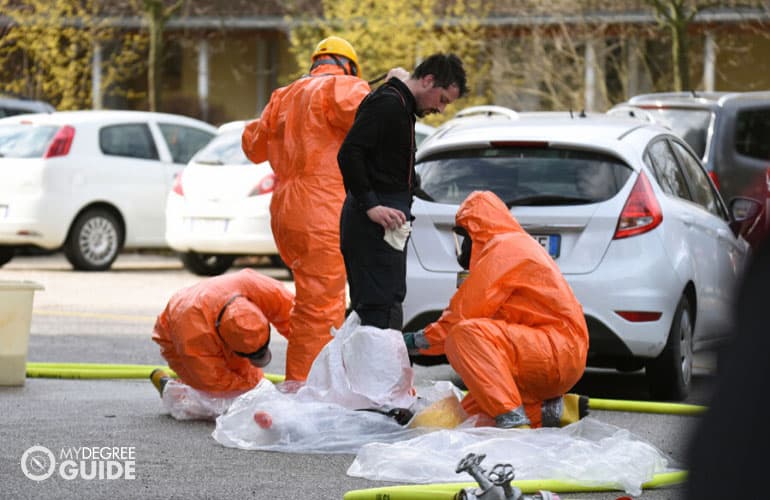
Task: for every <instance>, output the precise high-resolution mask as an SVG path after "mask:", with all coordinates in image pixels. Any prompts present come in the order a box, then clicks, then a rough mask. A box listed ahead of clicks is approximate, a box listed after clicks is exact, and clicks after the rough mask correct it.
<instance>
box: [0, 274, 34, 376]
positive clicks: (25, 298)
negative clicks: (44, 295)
mask: <svg viewBox="0 0 770 500" xmlns="http://www.w3.org/2000/svg"><path fill="white" fill-rule="evenodd" d="M35 290H43V286H42V285H40V284H38V283H34V282H32V281H3V280H0V385H24V380H25V378H26V376H27V350H28V348H29V327H30V323H31V322H32V299H33V298H34V295H35Z"/></svg>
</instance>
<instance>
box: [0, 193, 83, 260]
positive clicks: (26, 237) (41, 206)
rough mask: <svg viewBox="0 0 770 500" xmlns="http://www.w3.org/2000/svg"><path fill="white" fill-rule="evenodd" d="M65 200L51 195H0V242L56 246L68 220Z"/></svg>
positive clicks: (62, 241) (52, 247)
mask: <svg viewBox="0 0 770 500" xmlns="http://www.w3.org/2000/svg"><path fill="white" fill-rule="evenodd" d="M65 201H66V200H64V199H59V198H57V197H51V196H49V197H46V198H45V199H43V198H42V197H41V196H37V195H33V196H13V197H9V196H0V245H12V246H15V245H34V246H37V247H40V248H47V249H55V248H58V247H60V246H61V245H62V243H64V238H65V237H66V236H67V231H68V230H69V222H70V219H69V218H68V216H67V215H66V214H69V213H70V210H69V209H67V208H66V207H67V206H68V205H67V204H66V203H65Z"/></svg>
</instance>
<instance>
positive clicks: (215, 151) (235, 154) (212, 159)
mask: <svg viewBox="0 0 770 500" xmlns="http://www.w3.org/2000/svg"><path fill="white" fill-rule="evenodd" d="M242 133H243V131H242V130H240V129H238V130H233V131H230V132H225V133H223V134H220V135H218V136H217V137H215V138H214V139H212V140H211V142H209V143H208V144H207V145H206V146H205V147H204V148H203V149H201V150H200V151H199V152H198V153H196V154H195V156H193V159H192V161H193V162H195V163H201V164H204V165H246V164H248V163H251V161H250V160H249V159H248V158H246V155H245V154H243V148H242V147H241V135H242Z"/></svg>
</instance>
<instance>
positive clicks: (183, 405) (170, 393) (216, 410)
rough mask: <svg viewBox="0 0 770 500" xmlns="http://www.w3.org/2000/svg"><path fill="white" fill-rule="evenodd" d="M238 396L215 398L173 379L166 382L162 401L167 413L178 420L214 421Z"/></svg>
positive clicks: (235, 394) (234, 394) (236, 394)
mask: <svg viewBox="0 0 770 500" xmlns="http://www.w3.org/2000/svg"><path fill="white" fill-rule="evenodd" d="M238 395H239V393H233V395H232V396H231V397H225V396H222V397H219V396H214V395H212V394H209V393H206V392H203V391H199V390H196V389H193V388H192V387H190V386H189V385H187V384H184V383H182V382H179V381H177V380H174V379H171V380H169V381H168V382H166V387H165V388H164V389H163V395H162V396H161V401H162V402H163V407H164V408H165V409H166V411H167V412H169V413H170V414H171V416H172V417H174V418H175V419H177V420H214V419H215V418H216V417H218V416H219V415H221V414H223V413H224V412H225V410H227V408H228V407H229V406H230V405H231V404H232V403H233V401H234V400H235V398H236V397H238Z"/></svg>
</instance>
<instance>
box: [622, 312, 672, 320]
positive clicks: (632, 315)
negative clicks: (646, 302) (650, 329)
mask: <svg viewBox="0 0 770 500" xmlns="http://www.w3.org/2000/svg"><path fill="white" fill-rule="evenodd" d="M615 314H617V315H618V316H620V317H621V318H623V319H625V320H627V321H631V322H633V323H642V322H645V321H658V320H659V319H660V317H661V316H662V315H663V313H661V312H658V311H615Z"/></svg>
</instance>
